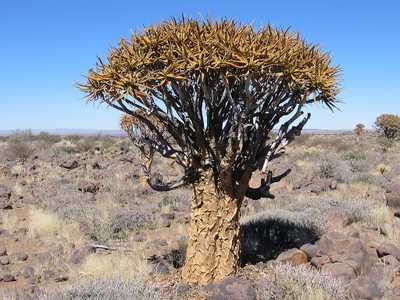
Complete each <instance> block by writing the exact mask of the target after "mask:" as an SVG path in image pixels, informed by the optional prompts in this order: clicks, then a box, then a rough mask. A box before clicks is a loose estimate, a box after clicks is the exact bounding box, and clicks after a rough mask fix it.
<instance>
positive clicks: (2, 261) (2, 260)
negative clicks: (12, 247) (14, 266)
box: [0, 257, 10, 266]
mask: <svg viewBox="0 0 400 300" xmlns="http://www.w3.org/2000/svg"><path fill="white" fill-rule="evenodd" d="M8 264H10V259H9V258H8V257H0V265H3V266H6V265H8Z"/></svg>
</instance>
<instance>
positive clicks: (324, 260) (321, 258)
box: [311, 255, 331, 268]
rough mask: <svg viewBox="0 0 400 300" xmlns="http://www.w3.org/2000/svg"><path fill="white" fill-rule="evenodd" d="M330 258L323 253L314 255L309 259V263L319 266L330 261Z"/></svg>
mask: <svg viewBox="0 0 400 300" xmlns="http://www.w3.org/2000/svg"><path fill="white" fill-rule="evenodd" d="M330 262H331V260H330V258H329V256H327V255H323V256H315V257H313V258H312V259H311V265H313V266H315V267H317V268H321V267H322V266H323V265H325V264H328V263H330Z"/></svg>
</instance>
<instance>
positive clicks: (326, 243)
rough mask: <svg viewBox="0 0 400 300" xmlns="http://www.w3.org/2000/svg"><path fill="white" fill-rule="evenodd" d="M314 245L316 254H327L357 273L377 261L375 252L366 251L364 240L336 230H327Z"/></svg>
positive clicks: (333, 260) (332, 260)
mask: <svg viewBox="0 0 400 300" xmlns="http://www.w3.org/2000/svg"><path fill="white" fill-rule="evenodd" d="M316 245H317V247H318V249H317V255H318V256H324V255H327V256H328V257H329V259H330V260H331V262H333V263H335V262H337V263H344V264H346V265H348V266H351V267H352V268H353V269H354V270H355V271H356V272H357V273H361V272H362V271H365V270H368V269H370V268H371V266H372V265H373V264H374V263H376V262H377V261H378V256H377V255H376V253H374V252H371V251H368V247H367V245H366V243H365V242H364V241H362V240H360V239H358V238H352V237H346V236H345V235H344V234H341V233H338V232H328V233H327V234H325V235H323V236H322V237H321V239H320V240H319V241H318V242H317V243H316Z"/></svg>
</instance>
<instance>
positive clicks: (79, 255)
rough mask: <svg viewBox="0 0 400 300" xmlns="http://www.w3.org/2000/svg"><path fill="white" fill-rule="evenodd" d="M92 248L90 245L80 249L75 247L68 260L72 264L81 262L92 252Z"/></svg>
mask: <svg viewBox="0 0 400 300" xmlns="http://www.w3.org/2000/svg"><path fill="white" fill-rule="evenodd" d="M93 252H94V249H93V248H92V247H83V248H80V249H76V250H75V251H74V252H73V253H72V255H71V258H70V262H71V263H73V264H80V263H82V262H83V261H84V260H85V258H86V257H87V256H88V255H89V254H90V253H93Z"/></svg>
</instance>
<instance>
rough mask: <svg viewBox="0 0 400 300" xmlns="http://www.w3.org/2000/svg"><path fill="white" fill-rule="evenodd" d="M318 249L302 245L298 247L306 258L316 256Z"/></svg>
mask: <svg viewBox="0 0 400 300" xmlns="http://www.w3.org/2000/svg"><path fill="white" fill-rule="evenodd" d="M317 249H318V247H317V246H315V245H313V244H304V245H303V246H301V247H300V250H301V251H303V252H304V253H305V254H307V256H308V258H312V257H314V256H316V255H317Z"/></svg>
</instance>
